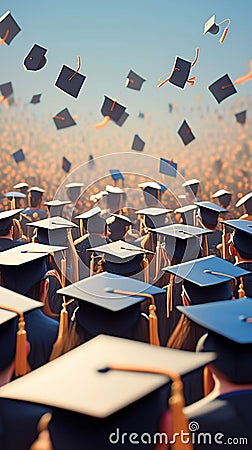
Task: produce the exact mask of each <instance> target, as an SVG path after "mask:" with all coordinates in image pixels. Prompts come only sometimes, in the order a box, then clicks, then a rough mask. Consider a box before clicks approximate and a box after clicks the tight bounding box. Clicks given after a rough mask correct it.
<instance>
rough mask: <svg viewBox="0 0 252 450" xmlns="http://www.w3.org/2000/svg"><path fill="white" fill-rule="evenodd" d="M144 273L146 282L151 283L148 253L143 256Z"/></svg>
mask: <svg viewBox="0 0 252 450" xmlns="http://www.w3.org/2000/svg"><path fill="white" fill-rule="evenodd" d="M143 271H144V282H145V283H149V261H148V258H147V256H146V253H145V254H144V256H143Z"/></svg>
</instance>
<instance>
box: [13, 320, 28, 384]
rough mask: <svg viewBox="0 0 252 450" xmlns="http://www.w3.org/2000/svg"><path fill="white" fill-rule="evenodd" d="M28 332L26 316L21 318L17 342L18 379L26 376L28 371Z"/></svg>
mask: <svg viewBox="0 0 252 450" xmlns="http://www.w3.org/2000/svg"><path fill="white" fill-rule="evenodd" d="M26 336H27V333H26V330H25V321H24V316H23V314H22V316H20V319H19V323H18V331H17V340H16V356H15V375H16V377H19V376H22V375H25V374H26V373H27V371H28V366H27V351H26Z"/></svg>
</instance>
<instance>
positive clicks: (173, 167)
mask: <svg viewBox="0 0 252 450" xmlns="http://www.w3.org/2000/svg"><path fill="white" fill-rule="evenodd" d="M159 161H160V162H159V172H160V173H163V174H164V175H168V176H169V177H176V175H177V167H178V165H177V163H175V162H173V160H170V161H169V160H168V159H165V158H160V160H159Z"/></svg>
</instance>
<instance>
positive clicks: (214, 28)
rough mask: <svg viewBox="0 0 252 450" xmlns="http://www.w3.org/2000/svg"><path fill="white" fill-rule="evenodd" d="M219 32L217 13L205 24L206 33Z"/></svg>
mask: <svg viewBox="0 0 252 450" xmlns="http://www.w3.org/2000/svg"><path fill="white" fill-rule="evenodd" d="M218 32H219V26H218V25H216V23H215V14H214V15H213V16H211V17H210V19H208V21H207V22H206V23H205V25H204V34H206V33H211V34H217V33H218Z"/></svg>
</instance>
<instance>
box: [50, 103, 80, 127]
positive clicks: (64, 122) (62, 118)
mask: <svg viewBox="0 0 252 450" xmlns="http://www.w3.org/2000/svg"><path fill="white" fill-rule="evenodd" d="M53 121H54V123H55V125H56V128H57V129H58V130H60V129H62V128H68V127H72V126H73V125H76V122H75V121H74V119H73V117H72V116H71V114H70V112H69V111H68V109H67V108H65V109H63V110H62V111H60V112H59V113H58V114H57V115H56V116H54V117H53Z"/></svg>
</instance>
